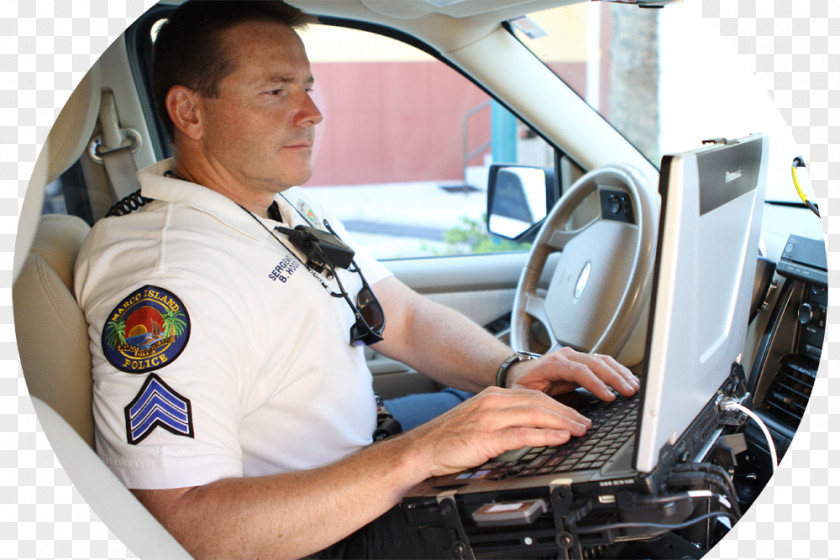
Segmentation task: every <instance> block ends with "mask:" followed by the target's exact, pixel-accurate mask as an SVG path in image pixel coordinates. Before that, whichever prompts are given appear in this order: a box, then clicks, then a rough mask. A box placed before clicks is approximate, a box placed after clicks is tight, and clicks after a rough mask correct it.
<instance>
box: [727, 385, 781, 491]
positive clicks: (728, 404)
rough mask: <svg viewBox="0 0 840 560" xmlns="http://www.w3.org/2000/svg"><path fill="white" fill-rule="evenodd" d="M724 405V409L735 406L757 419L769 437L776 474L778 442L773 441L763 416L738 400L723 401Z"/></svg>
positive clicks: (771, 457)
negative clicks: (760, 416) (762, 418)
mask: <svg viewBox="0 0 840 560" xmlns="http://www.w3.org/2000/svg"><path fill="white" fill-rule="evenodd" d="M723 407H724V409H727V408H734V409H736V410H739V411H741V412H743V413H744V414H746V415H747V416H749V417H750V418H751V419H752V420H753V421H755V423H756V424H758V427H759V428H761V431H762V432H763V433H764V437H765V438H766V439H767V447H769V448H770V459H771V460H772V462H773V474H775V473H776V465H778V464H779V459H778V456H777V455H776V444H775V443H773V436H771V435H770V430H768V429H767V426H765V425H764V422H763V421H762V420H761V418H759V417H758V415H757V414H756V413H755V412H753V411H752V410H750V409H749V408H747V407H745V406H744V405H742V404H741V403H737V402H734V401H727V402H725V403H723Z"/></svg>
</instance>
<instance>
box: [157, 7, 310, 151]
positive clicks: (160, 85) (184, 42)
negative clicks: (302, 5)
mask: <svg viewBox="0 0 840 560" xmlns="http://www.w3.org/2000/svg"><path fill="white" fill-rule="evenodd" d="M251 21H273V22H277V23H282V24H284V25H287V26H289V27H291V28H292V29H295V28H301V27H305V26H306V25H307V24H310V23H315V22H317V21H318V20H317V18H315V17H314V16H311V15H309V14H306V13H304V12H302V11H301V10H299V9H298V8H295V7H294V6H290V5H288V4H286V3H285V2H282V1H281V0H190V1H188V2H185V3H184V4H182V5H181V6H180V7H179V8H178V9H177V10H175V11H174V12H172V14H171V15H170V16H169V18H168V21H167V22H166V23H165V24H163V26H161V28H160V31H159V32H158V35H157V39H156V40H155V46H154V62H153V65H152V96H153V98H154V102H155V110H156V111H157V114H158V117H159V118H160V119H161V121H162V122H163V125H164V127H165V128H166V132H167V133H168V134H169V138H170V139H173V140H174V138H175V125H174V124H173V123H172V119H170V118H169V113H168V112H167V110H166V95H167V94H168V93H169V90H170V89H171V88H172V87H173V86H176V85H182V86H185V87H188V88H189V89H191V90H193V91H196V92H198V93H199V94H200V95H201V96H203V97H216V96H217V95H218V94H219V92H218V87H219V82H220V81H222V80H223V79H224V78H225V77H226V76H227V75H228V74H230V73H231V72H233V71H234V68H233V62H232V60H231V59H230V57H229V56H228V54H227V53H226V52H225V51H224V48H223V42H222V40H221V39H222V34H223V33H224V32H225V31H226V30H228V29H230V28H231V27H233V26H235V25H238V24H240V23H245V22H251Z"/></svg>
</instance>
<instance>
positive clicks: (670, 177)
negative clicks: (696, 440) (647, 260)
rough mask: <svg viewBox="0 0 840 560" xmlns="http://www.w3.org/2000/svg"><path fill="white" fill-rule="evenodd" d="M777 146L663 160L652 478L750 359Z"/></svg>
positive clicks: (641, 463)
mask: <svg viewBox="0 0 840 560" xmlns="http://www.w3.org/2000/svg"><path fill="white" fill-rule="evenodd" d="M766 160H767V138H766V137H765V136H762V135H753V136H749V137H746V138H742V139H739V140H735V141H731V140H730V141H729V142H727V143H726V144H722V143H720V144H714V145H707V146H704V147H702V148H700V149H697V150H693V151H690V152H684V153H680V154H675V155H668V156H665V157H663V159H662V168H661V172H660V182H659V191H660V195H661V197H662V211H661V220H660V226H659V242H658V246H657V255H656V264H655V268H654V290H653V295H652V304H651V316H650V321H651V323H650V327H649V329H648V343H647V352H646V367H645V374H644V375H645V380H644V394H643V403H642V415H641V418H640V428H639V434H638V446H637V450H636V461H635V467H636V469H637V470H638V471H640V472H651V471H652V470H653V468H654V467H655V466H656V464H657V462H658V459H659V453H660V450H661V449H662V447H663V446H664V445H666V444H673V443H675V442H676V441H677V439H678V438H679V437H680V436H681V435H682V434H683V432H684V431H685V430H686V428H687V427H688V426H689V425H690V424H691V422H692V421H693V420H694V419H695V418H696V417H697V416H698V415H699V414H700V412H701V411H702V410H703V408H704V407H705V406H706V404H707V403H708V402H709V400H710V399H711V398H712V397H713V396H714V394H715V392H716V391H717V389H718V388H720V386H721V385H722V384H723V382H724V381H725V380H726V378H727V377H728V375H729V373H730V370H731V365H732V363H733V362H736V361H740V359H741V352H742V351H743V348H744V342H745V339H746V333H747V327H748V324H747V323H748V318H749V305H750V301H751V299H752V289H753V283H754V278H755V267H756V260H757V258H758V238H759V231H760V227H761V216H762V209H763V202H764V186H765V182H766V175H767V169H766Z"/></svg>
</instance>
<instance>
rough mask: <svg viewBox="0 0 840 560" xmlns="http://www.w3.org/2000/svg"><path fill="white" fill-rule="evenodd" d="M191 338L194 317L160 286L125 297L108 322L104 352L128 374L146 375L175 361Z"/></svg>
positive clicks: (105, 331) (140, 290) (109, 316)
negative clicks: (192, 318)
mask: <svg viewBox="0 0 840 560" xmlns="http://www.w3.org/2000/svg"><path fill="white" fill-rule="evenodd" d="M189 338H190V316H189V315H188V314H187V309H186V308H185V307H184V304H183V303H181V300H179V299H178V298H177V296H175V294H173V293H172V292H169V291H167V290H164V289H163V288H158V287H157V286H143V287H142V288H140V289H139V290H137V291H135V292H132V293H131V294H129V295H128V296H127V297H125V298H124V299H123V300H122V301H121V302H120V303H119V304H118V305H117V306H116V307H115V308H114V310H113V311H111V313H110V314H109V315H108V319H107V320H106V321H105V325H104V327H103V329H102V351H103V352H104V353H105V357H106V358H107V359H108V361H109V362H111V364H112V365H113V366H114V367H115V368H117V369H119V370H121V371H124V372H127V373H145V372H147V371H152V370H156V369H160V368H162V367H163V366H165V365H167V364H169V363H170V362H173V361H174V360H175V359H176V358H177V357H178V356H179V355H180V354H181V352H182V351H183V350H184V347H185V346H186V345H187V341H188V340H189Z"/></svg>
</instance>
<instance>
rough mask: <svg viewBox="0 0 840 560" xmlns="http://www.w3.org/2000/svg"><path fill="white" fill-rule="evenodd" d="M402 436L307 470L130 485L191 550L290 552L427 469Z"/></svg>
mask: <svg viewBox="0 0 840 560" xmlns="http://www.w3.org/2000/svg"><path fill="white" fill-rule="evenodd" d="M405 443H406V442H401V441H400V440H391V441H386V442H381V443H379V444H376V445H373V446H371V447H368V448H367V449H364V450H362V451H361V452H359V453H357V454H355V455H352V456H350V457H347V458H346V459H344V460H342V461H339V462H337V463H335V464H332V465H328V466H325V467H321V468H318V469H313V470H309V471H300V472H294V473H284V474H278V475H273V476H262V477H250V478H230V479H224V480H218V481H216V482H213V483H210V484H207V485H204V486H198V487H194V488H181V489H172V490H134V493H135V495H136V496H137V497H138V498H139V499H140V501H141V502H142V503H143V504H144V505H145V506H146V507H147V508H148V509H149V510H150V511H151V512H152V514H153V515H155V517H157V518H158V520H159V521H160V522H161V523H162V524H163V525H164V526H165V527H166V528H167V529H168V530H169V532H170V533H172V534H173V535H174V536H175V538H176V539H177V540H178V541H179V542H181V544H182V545H183V546H184V547H185V548H186V549H187V550H188V551H189V552H190V554H192V555H193V556H195V557H197V558H206V557H212V558H257V557H259V558H275V557H284V558H292V557H294V558H298V557H302V556H306V555H309V554H312V553H315V552H317V551H319V550H322V549H324V548H326V547H327V546H329V545H331V544H333V543H335V542H337V541H339V540H341V539H342V538H344V537H345V536H347V535H350V534H351V533H353V532H354V531H355V530H357V529H359V528H360V527H362V526H364V525H365V524H367V523H369V522H370V521H373V520H374V519H376V518H377V517H379V516H380V515H382V514H383V513H385V512H386V511H388V510H389V509H390V508H392V507H393V506H394V505H396V504H397V503H398V502H399V500H400V498H401V496H402V495H403V494H404V493H405V492H406V491H407V490H408V489H410V488H411V487H412V486H414V485H415V484H417V483H419V482H421V481H422V480H424V479H425V478H426V477H427V476H428V469H426V468H425V467H424V466H423V464H422V462H420V461H417V460H416V458H417V454H416V453H413V452H412V451H411V450H410V449H406V448H405V447H406V445H405Z"/></svg>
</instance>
